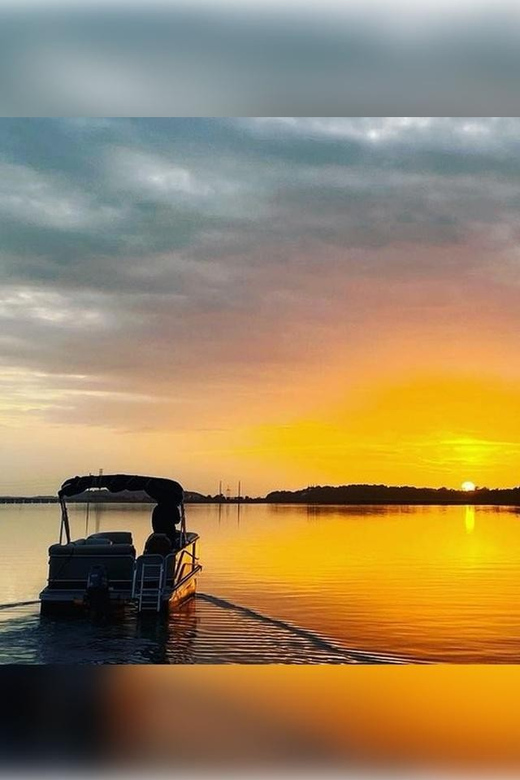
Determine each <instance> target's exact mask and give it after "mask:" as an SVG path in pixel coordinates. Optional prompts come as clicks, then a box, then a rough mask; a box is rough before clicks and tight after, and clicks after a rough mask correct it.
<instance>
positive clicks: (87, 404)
mask: <svg viewBox="0 0 520 780" xmlns="http://www.w3.org/2000/svg"><path fill="white" fill-rule="evenodd" d="M413 119H414V118H411V120H410V121H409V122H408V123H406V122H403V123H401V124H399V123H396V122H395V121H390V120H385V119H370V118H369V119H367V120H355V119H345V120H341V121H339V122H338V120H336V121H334V122H332V123H331V124H330V125H327V122H326V120H323V121H322V122H321V124H320V125H319V126H317V125H316V124H313V123H312V122H310V121H309V123H307V124H306V123H305V120H297V121H296V120H295V122H294V123H292V124H291V123H290V122H283V123H282V122H277V120H265V121H261V122H260V121H259V122H257V123H256V124H255V122H254V120H229V121H226V122H223V121H222V122H220V121H219V120H200V122H199V121H198V120H197V121H195V120H193V121H192V122H190V120H163V121H161V120H135V122H133V123H132V122H131V123H128V124H125V123H123V122H120V121H118V120H107V122H106V124H105V125H94V124H93V125H92V127H91V128H90V129H89V132H88V134H87V135H86V129H85V128H86V127H87V126H88V120H85V122H86V124H85V123H83V124H82V125H77V124H74V122H73V121H69V120H63V122H61V123H60V122H50V121H49V122H46V121H43V122H39V121H38V120H22V123H23V125H24V128H23V129H24V133H25V136H24V143H23V144H21V145H17V146H16V145H13V143H12V138H13V137H15V135H16V134H15V132H14V131H15V130H16V128H14V129H13V127H12V126H11V125H9V122H10V120H2V122H1V123H0V150H3V155H4V156H3V159H4V162H2V163H1V164H0V169H1V170H0V173H2V175H3V178H2V181H3V182H4V183H3V185H2V187H3V188H4V190H3V191H0V235H3V236H4V238H3V239H2V238H0V249H1V250H2V257H3V261H2V263H3V264H2V265H1V266H0V276H1V277H2V281H3V287H2V293H1V295H0V324H1V325H2V328H1V330H0V366H1V367H2V371H1V373H0V426H1V429H0V430H1V432H2V451H1V452H0V465H1V475H2V476H1V478H0V493H20V492H22V493H23V492H30V493H37V492H50V491H53V490H54V489H55V488H56V486H57V485H58V483H60V482H61V481H62V480H63V479H64V478H65V477H67V476H69V475H70V474H71V473H80V472H88V471H94V472H95V471H97V469H98V468H100V467H103V468H104V469H105V471H106V472H108V471H132V472H141V473H147V472H154V473H157V474H162V475H165V476H172V477H176V478H178V479H179V480H180V481H181V482H183V484H184V485H185V486H186V487H187V488H191V489H195V490H201V491H203V492H212V493H213V492H216V490H217V487H218V483H219V480H221V479H222V481H223V484H224V487H226V486H227V485H229V486H230V489H231V492H232V493H234V492H235V487H236V483H237V481H238V480H239V479H241V481H242V485H243V491H244V492H245V493H249V494H251V495H256V494H259V493H264V492H266V491H268V490H271V489H277V488H297V487H303V486H306V485H307V484H317V483H321V484H324V483H331V484H337V483H348V482H378V483H381V482H385V483H391V484H404V483H407V484H415V485H432V486H441V485H446V486H449V487H458V486H460V484H461V482H463V481H464V480H471V481H473V482H475V483H476V484H477V485H481V486H482V485H487V486H507V485H516V484H518V483H519V482H520V479H519V477H518V468H517V464H518V463H520V457H519V456H520V423H519V422H518V420H519V419H520V415H519V414H518V411H520V409H519V406H520V400H519V399H520V393H519V390H520V363H519V361H518V359H517V356H518V352H519V348H520V335H519V334H520V313H519V309H518V304H517V298H518V296H517V285H518V280H519V276H518V270H517V269H518V250H517V243H516V242H517V236H516V231H517V228H516V223H515V213H516V212H515V209H516V205H515V204H516V201H517V198H518V195H519V194H520V187H519V185H518V181H517V180H518V174H517V172H516V162H515V161H516V154H515V148H516V146H515V145H516V144H517V143H518V139H520V124H519V123H516V124H515V121H513V120H511V121H510V120H503V121H502V123H501V122H500V121H498V120H497V121H495V120H481V121H480V120H479V122H480V124H478V123H477V125H475V123H472V124H471V125H468V124H465V123H464V120H449V119H445V120H443V119H433V120H428V121H426V122H422V123H417V124H414V121H413ZM129 128H130V129H129ZM374 128H377V133H376V135H374V132H373V131H374ZM475 128H477V129H478V132H477V130H476V129H475ZM18 129H19V128H18ZM42 138H46V139H47V140H48V141H49V144H48V146H47V147H44V146H42V145H41V144H39V145H38V143H37V139H40V140H41V139H42ZM375 138H377V140H374V139H375ZM56 145H61V147H63V149H64V152H66V154H65V153H64V154H63V155H62V156H60V157H59V158H58V157H56V158H55V157H53V154H54V153H53V152H52V149H53V148H56ZM216 149H217V150H218V154H215V150H216ZM508 155H509V157H508ZM504 156H505V157H506V158H507V159H510V164H509V165H508V166H504V164H503V160H504ZM519 173H520V172H519ZM85 177H86V179H85ZM2 224H4V227H5V230H4V233H2V232H1V229H2ZM2 241H3V246H2Z"/></svg>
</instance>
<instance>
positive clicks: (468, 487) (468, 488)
mask: <svg viewBox="0 0 520 780" xmlns="http://www.w3.org/2000/svg"><path fill="white" fill-rule="evenodd" d="M461 488H462V490H463V491H464V492H465V493H471V492H473V490H475V483H474V482H463V483H462V485H461Z"/></svg>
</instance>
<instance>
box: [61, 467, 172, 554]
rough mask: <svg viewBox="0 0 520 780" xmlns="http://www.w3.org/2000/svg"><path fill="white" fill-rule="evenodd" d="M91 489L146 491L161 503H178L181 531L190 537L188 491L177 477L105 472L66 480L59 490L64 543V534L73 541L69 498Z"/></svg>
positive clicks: (113, 491) (118, 491)
mask: <svg viewBox="0 0 520 780" xmlns="http://www.w3.org/2000/svg"><path fill="white" fill-rule="evenodd" d="M89 488H105V489H106V490H108V491H109V492H110V493H121V492H122V491H123V490H126V491H130V492H140V491H142V492H144V493H146V494H147V495H149V496H150V498H151V499H152V500H153V501H156V502H157V503H158V504H165V505H170V506H175V507H178V508H179V509H180V519H181V534H182V536H183V539H185V538H186V519H185V515H184V490H183V489H182V486H181V485H180V484H179V483H178V482H175V481H174V480H173V479H163V478H162V477H142V476H138V475H129V474H103V475H100V476H92V475H91V474H89V476H85V477H71V478H70V479H67V480H65V482H64V483H63V485H62V486H61V488H60V489H59V491H58V499H59V502H60V506H61V526H60V544H61V543H62V539H63V533H65V538H66V540H67V543H69V542H70V524H69V516H68V513H67V504H66V498H71V497H72V496H77V495H79V494H80V493H83V492H84V491H85V490H88V489H89Z"/></svg>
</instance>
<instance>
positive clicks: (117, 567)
mask: <svg viewBox="0 0 520 780" xmlns="http://www.w3.org/2000/svg"><path fill="white" fill-rule="evenodd" d="M91 488H104V489H105V490H107V491H109V492H110V493H120V492H122V491H125V492H128V491H130V492H141V491H144V492H145V493H146V494H147V495H148V496H149V497H150V499H152V501H155V502H156V506H155V508H154V510H153V515H152V524H153V533H152V534H151V535H150V536H149V537H148V539H147V541H146V544H145V549H144V551H143V553H142V554H141V555H137V551H136V549H135V547H134V544H133V539H132V534H131V533H130V531H103V532H98V533H94V534H91V535H90V536H87V537H86V538H85V539H76V540H74V541H73V540H72V539H71V536H70V524H69V517H68V512H67V501H66V500H67V498H72V497H73V496H77V495H78V494H80V493H83V492H84V491H86V490H89V489H91ZM58 500H59V503H60V506H61V524H60V538H59V542H58V543H57V544H53V545H51V547H50V548H49V577H48V583H47V587H45V588H44V589H43V590H42V592H41V593H40V601H41V611H42V613H49V612H56V611H59V610H63V609H64V608H71V607H72V608H75V607H83V608H88V609H89V610H91V611H93V612H94V613H100V614H106V613H107V612H108V611H110V610H111V609H112V608H113V607H116V606H125V605H130V604H135V605H136V606H137V609H138V610H139V612H152V613H153V612H155V613H158V612H161V611H164V610H166V608H167V607H168V605H170V604H172V603H179V602H181V601H183V600H185V599H186V598H188V597H189V596H191V595H193V594H194V593H195V590H196V577H197V574H198V572H199V571H200V570H201V566H200V564H199V562H198V557H197V542H198V539H199V537H198V535H197V534H196V533H192V532H188V531H187V530H186V516H185V512H184V491H183V489H182V487H181V485H180V484H179V483H178V482H175V481H174V480H171V479H163V478H160V477H145V476H130V475H127V474H113V475H100V476H92V475H89V476H84V477H72V478H71V479H68V480H66V481H65V482H64V483H63V485H62V486H61V488H60V490H59V491H58Z"/></svg>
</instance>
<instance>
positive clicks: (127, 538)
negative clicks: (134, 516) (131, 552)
mask: <svg viewBox="0 0 520 780" xmlns="http://www.w3.org/2000/svg"><path fill="white" fill-rule="evenodd" d="M89 539H92V540H95V539H103V540H105V539H106V540H108V541H110V542H112V544H132V541H133V540H132V534H131V533H130V531H102V532H100V533H97V534H90V536H87V541H88V540H89Z"/></svg>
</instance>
